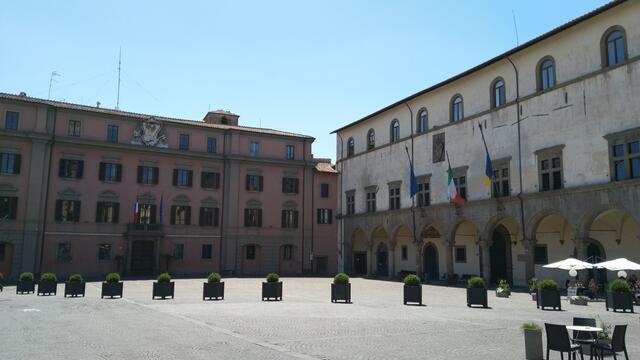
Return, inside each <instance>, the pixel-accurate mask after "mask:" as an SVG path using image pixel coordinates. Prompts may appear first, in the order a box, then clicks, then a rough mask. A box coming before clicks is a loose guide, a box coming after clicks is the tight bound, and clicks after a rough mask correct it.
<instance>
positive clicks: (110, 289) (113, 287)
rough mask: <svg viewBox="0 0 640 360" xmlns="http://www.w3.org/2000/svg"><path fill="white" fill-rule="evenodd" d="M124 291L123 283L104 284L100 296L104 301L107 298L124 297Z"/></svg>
mask: <svg viewBox="0 0 640 360" xmlns="http://www.w3.org/2000/svg"><path fill="white" fill-rule="evenodd" d="M123 289H124V283H123V282H122V281H118V282H106V281H105V282H103V283H102V293H101V294H100V298H101V299H104V298H105V297H107V296H108V297H110V298H112V299H113V298H114V297H116V296H118V297H122V290H123Z"/></svg>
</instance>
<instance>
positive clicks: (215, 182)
mask: <svg viewBox="0 0 640 360" xmlns="http://www.w3.org/2000/svg"><path fill="white" fill-rule="evenodd" d="M200 183H201V185H202V188H203V189H219V188H220V173H216V172H205V171H203V172H202V175H201V178H200Z"/></svg>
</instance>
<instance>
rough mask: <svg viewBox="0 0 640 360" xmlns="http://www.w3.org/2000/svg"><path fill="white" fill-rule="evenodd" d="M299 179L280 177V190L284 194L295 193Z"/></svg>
mask: <svg viewBox="0 0 640 360" xmlns="http://www.w3.org/2000/svg"><path fill="white" fill-rule="evenodd" d="M298 184H299V180H298V179H296V178H289V177H285V178H282V192H283V193H284V194H297V193H298Z"/></svg>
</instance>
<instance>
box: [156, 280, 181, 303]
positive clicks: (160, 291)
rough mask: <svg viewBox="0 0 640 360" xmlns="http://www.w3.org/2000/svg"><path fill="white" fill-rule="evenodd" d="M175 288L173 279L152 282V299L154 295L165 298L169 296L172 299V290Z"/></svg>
mask: <svg viewBox="0 0 640 360" xmlns="http://www.w3.org/2000/svg"><path fill="white" fill-rule="evenodd" d="M174 289H175V283H174V282H173V281H169V282H157V281H156V282H154V283H153V296H152V297H151V298H152V299H155V298H156V297H159V298H162V299H165V298H168V297H169V296H171V298H172V299H173V291H174Z"/></svg>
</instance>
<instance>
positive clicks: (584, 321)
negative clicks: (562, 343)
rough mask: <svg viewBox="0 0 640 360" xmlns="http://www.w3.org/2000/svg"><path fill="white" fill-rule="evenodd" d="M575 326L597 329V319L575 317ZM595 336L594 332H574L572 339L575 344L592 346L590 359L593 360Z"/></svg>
mask: <svg viewBox="0 0 640 360" xmlns="http://www.w3.org/2000/svg"><path fill="white" fill-rule="evenodd" d="M573 325H578V326H592V327H595V326H596V319H592V318H580V317H574V318H573ZM593 334H594V333H592V332H587V331H577V330H573V338H572V339H571V341H573V343H574V344H580V345H589V346H590V351H589V353H590V356H589V359H593V355H594V354H595V344H596V338H595V337H594V336H593ZM596 358H597V356H596Z"/></svg>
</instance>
